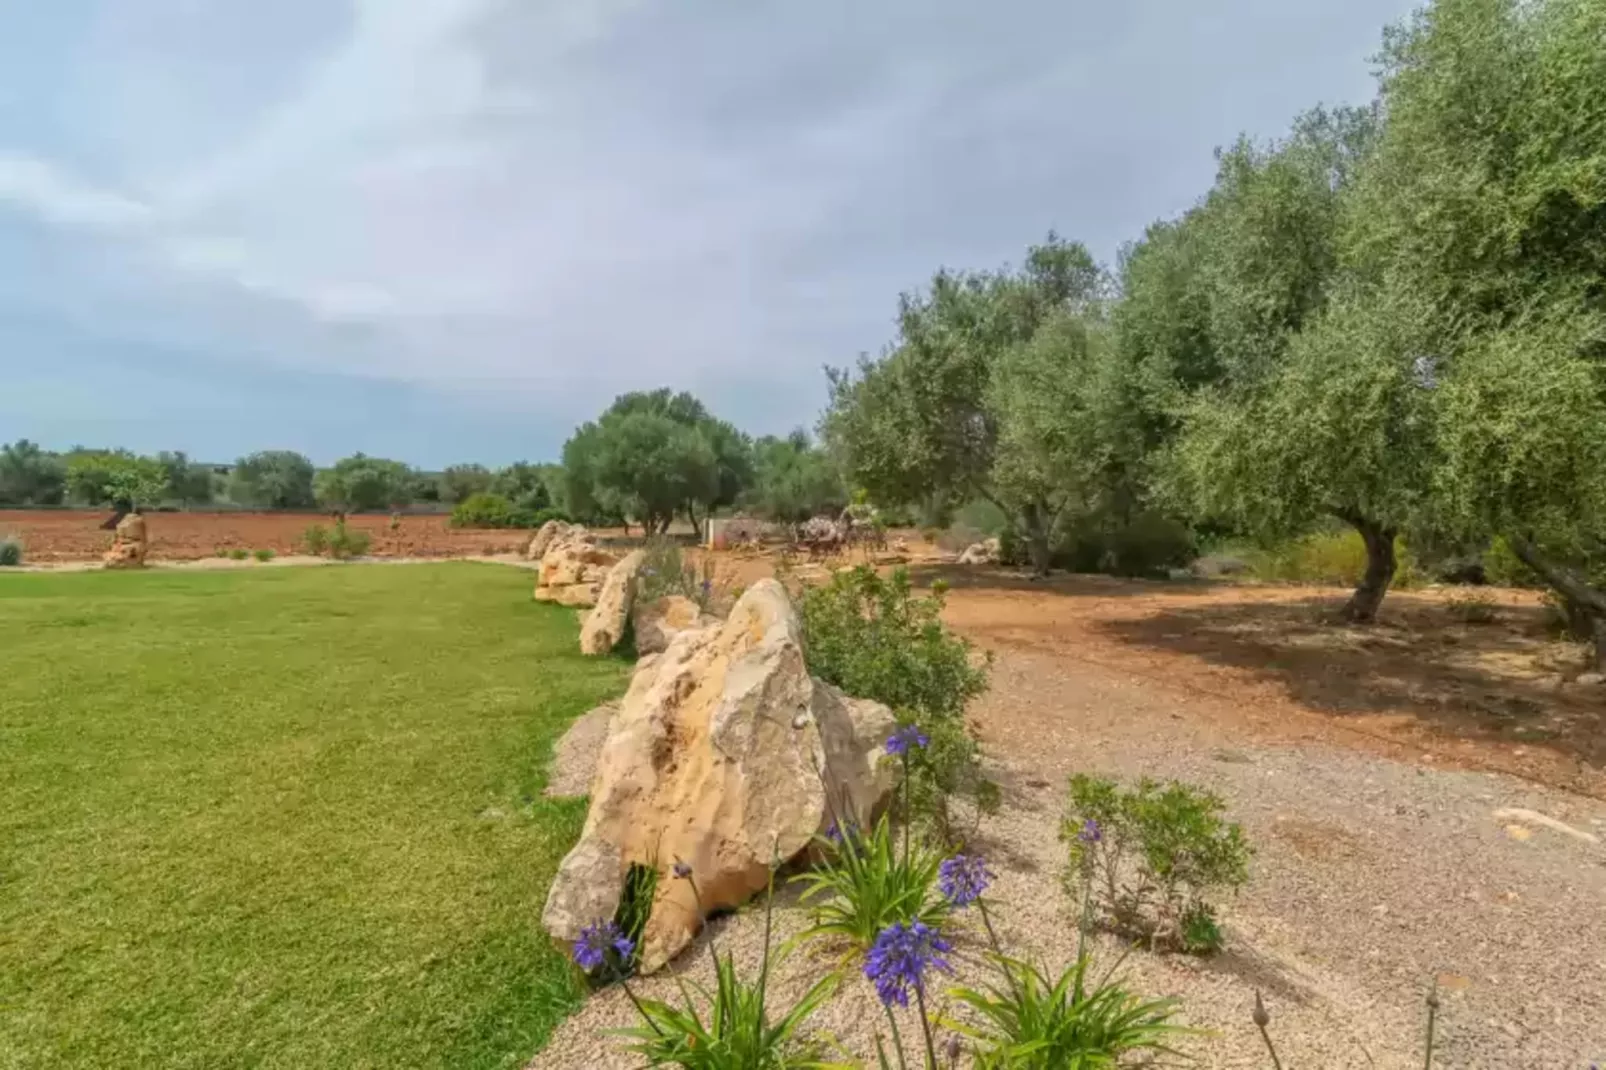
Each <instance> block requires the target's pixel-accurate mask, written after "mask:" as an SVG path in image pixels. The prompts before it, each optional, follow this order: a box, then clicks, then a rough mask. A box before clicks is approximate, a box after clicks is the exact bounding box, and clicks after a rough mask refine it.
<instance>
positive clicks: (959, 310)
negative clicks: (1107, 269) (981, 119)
mask: <svg viewBox="0 0 1606 1070" xmlns="http://www.w3.org/2000/svg"><path fill="white" fill-rule="evenodd" d="M1104 283H1105V278H1104V273H1103V272H1102V271H1101V270H1100V269H1099V267H1098V265H1097V264H1096V263H1095V262H1094V260H1093V257H1092V256H1091V254H1089V253H1088V251H1087V249H1086V248H1085V247H1084V246H1082V245H1081V244H1080V243H1078V242H1067V241H1062V240H1061V239H1059V238H1058V237H1056V236H1055V235H1053V234H1050V235H1049V237H1048V240H1047V241H1046V242H1045V243H1044V244H1042V245H1038V246H1034V247H1033V248H1032V249H1030V250H1029V251H1028V253H1027V256H1026V261H1025V263H1024V265H1023V266H1022V267H1021V268H1020V269H1018V270H1011V269H1008V268H1006V269H1003V270H1000V271H995V272H976V273H955V272H951V271H946V270H944V271H939V272H938V273H937V274H936V275H935V276H934V277H933V278H932V281H931V286H930V288H929V289H928V290H926V291H925V292H922V293H916V294H905V295H904V296H903V297H902V298H901V299H900V302H899V310H898V313H899V314H898V327H899V330H898V338H897V340H896V342H895V343H894V344H893V345H892V346H891V347H890V348H889V349H888V351H887V352H886V353H885V354H884V355H883V356H882V357H880V358H879V359H870V358H868V357H866V358H861V360H860V362H859V366H858V368H857V369H856V370H845V369H844V370H832V371H831V372H830V373H829V374H830V386H831V400H830V405H829V408H828V409H827V412H826V414H825V416H824V418H823V419H822V422H821V426H822V431H823V433H824V435H825V437H826V440H827V442H828V443H829V444H830V447H831V450H832V452H833V454H835V455H836V456H837V457H838V458H839V459H840V460H841V462H842V464H843V465H844V467H845V469H846V472H847V474H848V476H849V477H850V480H851V481H852V482H853V483H855V484H856V485H858V486H861V487H863V488H865V489H866V490H868V491H869V492H870V494H871V495H872V496H873V497H875V498H876V499H877V500H878V501H882V502H885V503H887V504H913V503H916V502H922V501H927V500H930V499H931V498H932V497H933V496H938V497H941V498H945V499H947V500H962V499H970V498H985V499H987V500H988V501H991V502H993V503H994V504H995V505H997V506H998V507H999V508H1000V509H1001V510H1003V511H1004V512H1005V514H1007V515H1008V516H1009V517H1010V519H1011V522H1012V523H1014V524H1015V525H1016V527H1017V528H1018V529H1019V530H1020V531H1021V533H1022V534H1023V535H1024V536H1025V538H1026V541H1027V544H1028V545H1029V546H1030V547H1031V549H1032V560H1033V564H1034V566H1035V567H1036V568H1037V569H1038V570H1039V571H1046V570H1047V568H1048V564H1049V548H1050V547H1049V536H1050V533H1051V531H1052V529H1053V522H1054V518H1055V515H1056V513H1057V512H1058V510H1059V508H1060V506H1061V504H1062V502H1061V497H1060V495H1059V493H1058V490H1057V489H1056V490H1055V491H1054V492H1053V494H1052V495H1047V496H1046V494H1047V492H1046V490H1045V486H1044V484H1043V482H1042V480H1041V479H1040V478H1036V477H1034V476H1033V475H1032V474H1031V473H1029V472H1027V471H1026V470H1025V465H1026V464H1027V463H1028V462H1027V461H1026V457H1027V455H1028V454H1029V453H1030V452H1031V451H1029V450H1024V449H1023V448H1022V447H1023V444H1024V442H1025V440H1026V439H1028V438H1032V437H1034V435H1035V432H1031V431H1027V430H1025V429H1024V428H1022V429H1017V430H1012V429H1011V428H1009V427H1006V423H1008V421H1010V420H1011V419H1013V418H1014V417H1015V416H1016V415H1017V414H1024V413H1025V412H1026V411H1027V410H1026V409H1025V408H1024V407H1023V406H1022V405H1021V404H1019V403H1020V402H1021V401H1022V400H1023V397H1022V393H1021V390H1020V389H1017V388H1016V387H1015V386H1014V385H1013V384H1015V383H1018V382H1022V381H1025V380H1028V379H1030V378H1031V377H1032V376H1033V375H1036V374H1037V369H1038V368H1039V367H1040V366H1041V365H1042V364H1043V362H1044V361H1047V360H1049V359H1051V358H1053V359H1059V358H1061V357H1064V356H1066V355H1067V354H1068V352H1069V351H1068V350H1066V349H1065V348H1064V346H1063V345H1062V344H1060V343H1063V342H1065V341H1067V340H1068V339H1069V338H1070V337H1071V335H1070V333H1069V332H1067V334H1065V335H1064V336H1058V335H1056V336H1055V340H1054V341H1053V342H1052V343H1051V342H1045V343H1044V348H1042V349H1041V350H1029V351H1025V352H1021V351H1019V349H1018V347H1021V346H1025V345H1028V344H1029V343H1031V342H1032V341H1033V339H1034V338H1035V337H1036V336H1037V334H1038V332H1039V331H1040V330H1042V329H1043V328H1044V327H1045V325H1046V324H1048V323H1049V322H1050V321H1055V322H1056V323H1059V324H1060V328H1061V329H1065V324H1064V321H1061V320H1060V319H1059V317H1062V316H1076V315H1081V314H1088V315H1097V311H1096V310H1097V308H1098V306H1099V305H1100V303H1101V301H1102V299H1103V297H1104V292H1103V291H1104ZM1001 367H1002V368H1004V374H1003V375H1001V374H1000V368H1001ZM995 377H997V378H999V383H998V385H996V386H995V385H994V379H995ZM1037 411H1038V412H1039V413H1040V410H1037ZM1012 434H1013V435H1014V436H1015V437H1014V438H1013V439H1011V437H1010V436H1011V435H1012ZM1001 441H1004V442H1010V443H1013V445H1006V447H1005V450H1004V452H1003V454H1002V455H1001V453H1000V443H1001ZM1042 444H1043V443H1042V442H1041V441H1039V442H1038V443H1037V445H1042ZM1001 459H1002V461H1003V463H1002V464H1001V463H1000V461H1001ZM1041 460H1042V459H1041V458H1040V457H1038V458H1034V459H1033V460H1032V461H1031V462H1029V463H1039V462H1041Z"/></svg>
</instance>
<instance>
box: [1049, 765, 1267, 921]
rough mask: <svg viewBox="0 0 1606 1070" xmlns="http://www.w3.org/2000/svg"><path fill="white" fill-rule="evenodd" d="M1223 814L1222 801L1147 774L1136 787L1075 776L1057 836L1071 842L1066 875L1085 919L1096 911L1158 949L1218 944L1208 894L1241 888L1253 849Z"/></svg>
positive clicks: (1205, 793)
mask: <svg viewBox="0 0 1606 1070" xmlns="http://www.w3.org/2000/svg"><path fill="white" fill-rule="evenodd" d="M1225 809H1226V807H1225V804H1224V803H1223V802H1222V800H1221V799H1220V797H1218V796H1216V795H1213V794H1211V793H1209V792H1206V791H1202V790H1200V789H1198V788H1195V787H1192V786H1191V785H1188V784H1182V783H1175V782H1173V783H1170V784H1165V785H1160V784H1157V783H1156V782H1155V781H1153V780H1150V779H1148V778H1144V779H1143V780H1140V781H1139V782H1138V784H1137V786H1136V787H1135V788H1133V789H1130V790H1129V789H1123V788H1122V787H1121V786H1120V785H1119V784H1117V783H1116V782H1115V781H1113V780H1108V779H1105V778H1101V777H1090V776H1086V775H1084V774H1077V775H1076V776H1073V777H1072V778H1071V784H1070V802H1069V805H1068V806H1067V808H1066V811H1065V818H1064V820H1063V822H1062V824H1061V827H1060V838H1061V839H1063V840H1065V841H1067V842H1068V843H1069V844H1070V868H1069V870H1068V879H1069V882H1070V884H1071V887H1072V890H1073V891H1074V892H1075V893H1077V894H1079V895H1080V897H1081V900H1082V903H1083V914H1084V917H1086V916H1087V915H1088V914H1089V912H1090V911H1097V912H1098V913H1100V914H1102V915H1103V919H1104V920H1105V921H1106V922H1107V923H1108V924H1110V925H1111V926H1112V927H1113V928H1115V929H1116V930H1117V931H1119V932H1123V933H1128V934H1133V935H1139V936H1142V937H1144V938H1145V939H1147V940H1148V941H1149V946H1150V947H1151V948H1154V947H1159V946H1162V945H1163V946H1166V947H1172V948H1178V949H1181V950H1186V951H1214V950H1216V949H1217V948H1219V947H1220V946H1221V931H1220V929H1219V928H1218V927H1217V925H1216V921H1215V910H1214V908H1212V907H1211V905H1210V903H1209V902H1208V900H1207V899H1206V896H1207V895H1208V894H1210V893H1211V892H1214V891H1217V890H1220V889H1234V890H1236V889H1237V888H1239V887H1242V885H1243V883H1244V882H1245V881H1246V880H1248V879H1249V857H1250V853H1251V852H1250V848H1249V845H1248V844H1247V843H1246V842H1245V841H1244V838H1243V830H1242V829H1241V828H1240V827H1239V826H1238V825H1237V824H1236V823H1235V822H1229V821H1227V820H1225V819H1224V818H1223V817H1222V813H1223V812H1224V810H1225Z"/></svg>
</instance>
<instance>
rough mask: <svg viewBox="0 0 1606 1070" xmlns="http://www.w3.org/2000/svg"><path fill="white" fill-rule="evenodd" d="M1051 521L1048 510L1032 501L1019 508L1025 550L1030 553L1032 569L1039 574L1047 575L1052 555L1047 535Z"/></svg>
mask: <svg viewBox="0 0 1606 1070" xmlns="http://www.w3.org/2000/svg"><path fill="white" fill-rule="evenodd" d="M1050 526H1051V521H1050V518H1049V513H1048V510H1046V509H1044V508H1042V507H1041V506H1039V505H1037V504H1035V503H1033V504H1031V505H1027V506H1026V507H1025V508H1023V509H1022V510H1021V527H1022V528H1023V529H1024V534H1025V536H1026V551H1027V553H1029V554H1030V555H1031V559H1032V571H1033V572H1034V573H1036V574H1037V575H1039V576H1047V575H1048V566H1049V563H1050V560H1051V559H1052V557H1053V550H1052V548H1051V547H1050V545H1049V541H1048V535H1049V528H1050Z"/></svg>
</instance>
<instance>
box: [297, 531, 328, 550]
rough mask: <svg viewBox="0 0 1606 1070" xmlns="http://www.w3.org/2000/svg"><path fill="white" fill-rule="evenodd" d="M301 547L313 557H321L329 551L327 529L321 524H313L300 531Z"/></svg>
mask: <svg viewBox="0 0 1606 1070" xmlns="http://www.w3.org/2000/svg"><path fill="white" fill-rule="evenodd" d="M301 548H302V549H303V550H304V551H306V552H307V553H309V554H311V555H312V556H313V557H322V556H323V555H324V554H326V553H328V552H329V529H328V528H326V527H324V526H323V525H322V524H313V525H312V526H311V527H309V528H307V530H306V531H303V532H302V533H301Z"/></svg>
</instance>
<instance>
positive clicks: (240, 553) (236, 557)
mask: <svg viewBox="0 0 1606 1070" xmlns="http://www.w3.org/2000/svg"><path fill="white" fill-rule="evenodd" d="M250 556H251V551H250V550H247V549H246V548H245V547H243V546H236V547H234V548H233V549H232V550H230V551H229V560H230V561H244V560H245V559H246V558H248V557H250Z"/></svg>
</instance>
